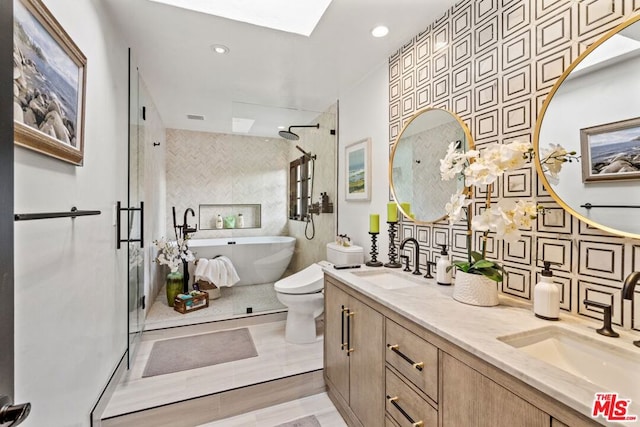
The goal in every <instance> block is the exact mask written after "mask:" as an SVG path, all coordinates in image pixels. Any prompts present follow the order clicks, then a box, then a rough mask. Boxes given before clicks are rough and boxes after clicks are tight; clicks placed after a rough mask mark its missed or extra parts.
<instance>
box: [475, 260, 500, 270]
mask: <svg viewBox="0 0 640 427" xmlns="http://www.w3.org/2000/svg"><path fill="white" fill-rule="evenodd" d="M494 265H495V264H494V263H493V262H491V261H488V260H486V259H481V260H479V261H477V262H476V263H475V264H473V265H472V266H471V267H472V268H475V269H477V270H480V269H483V268H490V267H493V266H494Z"/></svg>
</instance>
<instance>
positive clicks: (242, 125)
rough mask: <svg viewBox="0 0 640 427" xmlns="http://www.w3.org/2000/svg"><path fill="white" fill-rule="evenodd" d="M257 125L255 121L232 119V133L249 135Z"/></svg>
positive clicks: (239, 118)
mask: <svg viewBox="0 0 640 427" xmlns="http://www.w3.org/2000/svg"><path fill="white" fill-rule="evenodd" d="M253 123H255V120H254V119H245V118H242V117H232V119H231V131H232V132H233V133H249V131H250V130H251V127H252V126H253Z"/></svg>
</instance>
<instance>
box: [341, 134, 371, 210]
mask: <svg viewBox="0 0 640 427" xmlns="http://www.w3.org/2000/svg"><path fill="white" fill-rule="evenodd" d="M344 158H345V159H346V161H345V168H346V170H345V182H346V189H345V194H346V196H345V198H346V200H370V199H371V138H366V139H363V140H361V141H358V142H354V143H353V144H350V145H348V146H346V147H345V149H344Z"/></svg>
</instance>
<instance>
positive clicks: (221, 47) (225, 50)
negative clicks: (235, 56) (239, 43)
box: [211, 44, 229, 55]
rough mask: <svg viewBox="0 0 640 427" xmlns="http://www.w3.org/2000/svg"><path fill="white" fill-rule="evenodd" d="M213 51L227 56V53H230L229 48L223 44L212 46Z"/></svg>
mask: <svg viewBox="0 0 640 427" xmlns="http://www.w3.org/2000/svg"><path fill="white" fill-rule="evenodd" d="M211 50H213V51H214V52H215V53H219V54H221V55H222V54H225V53H229V48H228V47H226V46H225V45H223V44H212V45H211Z"/></svg>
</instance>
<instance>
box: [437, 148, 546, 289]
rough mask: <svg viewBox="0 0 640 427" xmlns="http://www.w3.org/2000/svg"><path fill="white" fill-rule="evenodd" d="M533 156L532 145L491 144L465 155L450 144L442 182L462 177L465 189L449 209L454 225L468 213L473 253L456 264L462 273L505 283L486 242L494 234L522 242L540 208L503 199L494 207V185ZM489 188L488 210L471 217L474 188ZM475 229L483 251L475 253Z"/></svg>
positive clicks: (458, 192) (448, 213)
mask: <svg viewBox="0 0 640 427" xmlns="http://www.w3.org/2000/svg"><path fill="white" fill-rule="evenodd" d="M532 156H533V147H532V145H531V143H529V142H521V141H513V142H511V143H509V144H497V143H495V144H491V145H489V146H487V147H486V148H484V150H482V152H480V151H478V150H469V151H467V152H462V151H461V150H459V149H458V143H456V142H452V143H451V144H450V145H449V148H448V150H447V154H446V155H445V157H444V159H441V160H440V173H441V177H442V180H444V181H448V180H451V179H454V178H456V179H457V178H458V177H460V178H462V179H463V180H464V184H465V185H464V187H465V188H462V189H460V190H459V191H457V192H456V193H455V194H454V195H452V196H451V201H450V202H449V203H447V204H446V206H445V209H446V212H447V216H448V219H449V222H450V223H454V222H457V221H459V220H461V219H462V215H463V213H466V220H467V226H468V229H469V234H468V236H467V247H468V248H469V254H468V257H467V261H455V262H454V263H453V264H454V265H455V267H457V268H458V269H459V270H462V271H464V272H467V273H472V274H482V275H484V276H486V277H488V278H489V279H491V280H495V281H496V282H500V281H502V277H503V273H505V271H504V269H503V268H502V266H500V265H499V264H497V263H495V262H493V261H489V260H487V259H486V240H487V236H488V234H489V233H490V232H495V233H496V235H498V236H499V237H501V238H503V239H505V240H506V241H508V242H515V241H517V240H518V239H520V237H521V234H520V229H521V228H530V227H531V225H532V221H533V220H534V219H535V218H536V217H537V215H538V213H539V210H540V208H539V207H538V206H537V205H536V204H535V202H534V201H533V200H518V201H516V202H514V201H511V200H502V201H500V202H499V203H497V204H495V205H493V206H492V205H491V196H490V194H491V190H492V185H493V184H494V183H495V182H496V180H497V179H498V178H499V177H500V176H502V175H503V174H504V173H505V172H507V171H509V170H515V169H519V168H521V167H523V166H524V165H525V164H526V163H527V162H528V161H530V160H531V158H532ZM474 186H487V201H486V209H485V210H484V211H483V212H482V213H481V214H480V215H477V216H475V217H473V218H472V217H471V214H470V212H469V205H470V204H471V200H470V197H471V195H472V193H473V192H472V190H471V187H474ZM471 230H475V231H481V232H482V233H483V235H482V248H481V251H480V252H477V251H473V250H471Z"/></svg>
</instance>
